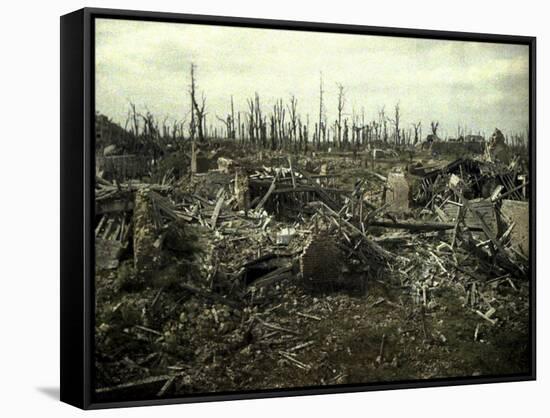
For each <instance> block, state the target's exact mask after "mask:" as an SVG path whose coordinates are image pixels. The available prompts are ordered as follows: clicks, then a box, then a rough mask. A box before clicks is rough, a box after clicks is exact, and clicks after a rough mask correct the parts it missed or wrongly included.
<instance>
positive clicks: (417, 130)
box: [412, 121, 422, 145]
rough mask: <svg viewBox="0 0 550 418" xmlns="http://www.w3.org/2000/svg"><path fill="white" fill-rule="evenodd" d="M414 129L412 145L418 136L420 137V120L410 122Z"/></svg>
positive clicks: (415, 142) (417, 139) (416, 141)
mask: <svg viewBox="0 0 550 418" xmlns="http://www.w3.org/2000/svg"><path fill="white" fill-rule="evenodd" d="M412 126H413V129H414V142H413V145H416V144H417V143H418V141H419V139H420V138H422V122H420V121H418V122H417V123H413V124H412Z"/></svg>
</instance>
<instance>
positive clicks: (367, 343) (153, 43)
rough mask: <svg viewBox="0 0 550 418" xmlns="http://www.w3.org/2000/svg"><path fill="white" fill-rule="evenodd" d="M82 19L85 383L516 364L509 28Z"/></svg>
mask: <svg viewBox="0 0 550 418" xmlns="http://www.w3.org/2000/svg"><path fill="white" fill-rule="evenodd" d="M93 27H94V33H93V43H94V64H93V65H94V68H93V71H94V76H93V77H94V87H93V88H94V90H95V93H94V99H93V100H94V109H93V111H94V113H95V121H94V122H95V127H94V136H93V147H94V149H92V153H94V155H95V159H94V161H95V185H94V200H95V202H94V208H95V209H94V216H93V219H92V223H93V230H94V232H95V245H94V255H95V256H94V259H95V271H94V285H93V288H94V311H93V314H92V315H93V322H94V327H93V337H92V338H93V356H92V357H93V358H92V370H93V375H92V390H93V393H94V399H96V400H97V401H98V402H109V401H110V402H121V401H140V400H152V399H169V398H179V397H186V396H196V395H208V394H228V393H251V392H257V391H275V390H283V389H284V390H289V389H304V388H324V387H344V386H346V387H354V385H369V384H380V383H403V382H430V381H432V382H433V381H438V380H443V379H445V380H447V381H449V380H452V379H455V380H456V381H457V382H459V381H460V379H465V378H479V379H482V378H487V377H514V376H517V377H521V376H530V375H531V374H532V365H533V362H532V360H533V359H532V349H533V347H532V341H533V340H532V332H533V330H532V318H531V309H532V306H531V296H532V291H533V288H532V285H533V284H532V281H531V280H532V279H531V276H532V270H531V269H532V267H531V266H532V259H531V255H530V243H531V242H532V241H531V236H532V228H531V221H532V220H531V219H530V213H531V206H530V200H531V190H532V189H531V178H530V173H531V172H532V171H531V167H530V163H531V161H530V156H531V153H530V149H531V145H532V144H531V127H530V115H531V109H530V91H531V85H530V74H531V69H530V46H529V45H528V44H526V43H519V42H518V43H505V42H497V41H491V42H489V41H487V42H484V41H472V40H447V39H436V38H435V37H413V36H391V35H390V34H384V35H375V34H352V33H337V32H327V31H314V30H307V31H306V30H283V29H273V28H258V27H245V26H229V25H221V24H220V25H216V24H200V23H198V22H195V23H180V22H168V21H166V22H164V21H159V20H155V21H153V20H141V19H132V20H130V19H124V18H95V19H94V26H93Z"/></svg>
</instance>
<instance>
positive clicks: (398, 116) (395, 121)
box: [388, 102, 401, 144]
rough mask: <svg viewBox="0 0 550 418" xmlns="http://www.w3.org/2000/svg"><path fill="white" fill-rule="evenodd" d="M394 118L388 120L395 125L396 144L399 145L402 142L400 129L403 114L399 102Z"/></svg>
mask: <svg viewBox="0 0 550 418" xmlns="http://www.w3.org/2000/svg"><path fill="white" fill-rule="evenodd" d="M394 115H395V116H394V118H393V119H392V118H388V120H389V121H390V122H391V123H393V127H394V130H395V143H396V144H399V143H400V142H401V134H400V130H399V129H400V128H399V122H400V120H401V113H400V109H399V102H397V103H396V105H395V112H394Z"/></svg>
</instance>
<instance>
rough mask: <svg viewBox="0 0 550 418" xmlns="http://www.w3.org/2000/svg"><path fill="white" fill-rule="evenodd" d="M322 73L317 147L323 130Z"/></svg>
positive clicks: (321, 77)
mask: <svg viewBox="0 0 550 418" xmlns="http://www.w3.org/2000/svg"><path fill="white" fill-rule="evenodd" d="M323 94H324V90H323V73H322V72H321V74H320V76H319V124H318V129H319V132H318V134H317V149H319V147H320V146H321V132H322V131H323V114H324V104H323Z"/></svg>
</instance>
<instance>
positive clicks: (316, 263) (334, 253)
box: [300, 234, 343, 284]
mask: <svg viewBox="0 0 550 418" xmlns="http://www.w3.org/2000/svg"><path fill="white" fill-rule="evenodd" d="M342 262H343V259H342V253H341V251H340V250H339V249H338V247H337V246H336V244H335V242H334V240H333V239H332V238H331V237H330V236H328V235H326V234H319V235H314V236H312V237H311V238H310V239H309V240H308V243H307V244H306V246H305V247H304V250H303V253H302V256H301V258H300V272H301V273H302V278H303V280H304V282H305V283H309V284H314V283H316V282H318V283H327V282H333V281H336V280H337V279H338V277H339V275H340V270H341V266H342Z"/></svg>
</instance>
